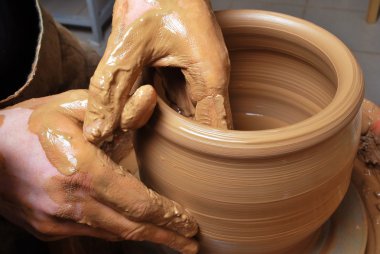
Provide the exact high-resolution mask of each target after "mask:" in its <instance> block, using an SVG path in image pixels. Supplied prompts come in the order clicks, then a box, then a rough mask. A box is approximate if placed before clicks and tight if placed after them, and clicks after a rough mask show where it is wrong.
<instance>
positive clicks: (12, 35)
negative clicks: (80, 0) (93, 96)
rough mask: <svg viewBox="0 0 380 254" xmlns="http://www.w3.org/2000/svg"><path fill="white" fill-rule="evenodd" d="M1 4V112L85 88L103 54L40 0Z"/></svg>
mask: <svg viewBox="0 0 380 254" xmlns="http://www.w3.org/2000/svg"><path fill="white" fill-rule="evenodd" d="M19 5H20V2H19V1H13V0H2V1H0V51H1V52H0V87H1V94H0V108H4V107H7V106H11V105H14V104H16V103H19V102H21V101H24V100H27V99H31V98H37V97H43V96H48V95H52V94H56V93H60V92H63V91H66V90H70V89H78V88H87V87H88V83H89V79H90V77H91V76H92V74H93V72H94V71H95V68H96V65H97V63H98V61H99V56H98V55H97V53H96V52H95V51H94V50H91V49H89V48H88V47H86V49H83V48H82V47H81V45H80V43H79V41H78V40H77V39H76V38H74V36H73V35H72V34H71V33H70V32H69V31H68V30H67V29H66V28H64V27H63V26H61V25H59V24H57V23H56V22H55V21H54V20H53V18H52V17H51V16H50V15H49V14H48V13H47V12H46V11H45V10H44V9H43V8H42V7H41V6H40V4H39V2H38V1H37V0H34V1H33V0H30V1H23V7H22V8H20V7H19Z"/></svg>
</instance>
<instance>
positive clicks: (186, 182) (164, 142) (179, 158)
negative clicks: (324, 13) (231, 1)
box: [135, 11, 363, 254]
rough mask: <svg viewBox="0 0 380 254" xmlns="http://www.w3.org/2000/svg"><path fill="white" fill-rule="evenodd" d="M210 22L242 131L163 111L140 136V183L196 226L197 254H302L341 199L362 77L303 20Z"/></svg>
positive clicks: (247, 17) (225, 17) (339, 47)
mask: <svg viewBox="0 0 380 254" xmlns="http://www.w3.org/2000/svg"><path fill="white" fill-rule="evenodd" d="M217 18H218V21H219V24H220V25H221V27H222V31H223V33H224V37H225V40H226V44H227V47H228V49H229V54H230V59H231V67H232V69H231V82H230V88H229V93H230V101H231V109H232V115H233V121H234V125H235V127H236V129H238V130H235V131H231V130H230V131H227V130H225V131H223V130H217V129H213V128H209V127H206V126H203V125H200V124H198V123H196V122H193V121H191V120H189V119H186V118H185V117H183V116H181V115H179V114H177V113H176V112H174V111H173V110H172V109H171V108H170V107H169V106H168V105H166V104H165V103H164V102H163V101H162V100H159V101H158V110H157V111H158V112H157V113H156V115H155V117H154V118H153V120H152V121H151V122H150V123H149V124H148V125H147V127H144V128H143V129H141V131H138V132H137V136H136V142H135V146H136V154H137V158H138V162H139V166H140V170H141V172H140V174H141V176H142V179H143V181H144V182H145V183H146V184H147V185H148V186H150V187H152V188H153V189H155V190H156V191H158V192H159V193H161V194H164V195H166V196H168V197H170V198H172V199H174V200H180V201H181V203H182V204H183V205H184V206H185V207H187V208H188V209H189V210H190V211H191V213H192V214H193V215H194V216H195V217H196V219H197V221H198V223H199V225H200V236H199V239H200V243H201V253H207V254H213V253H218V254H229V253H239V254H245V253H247V254H248V253H249V254H251V253H285V252H289V253H299V252H300V251H301V249H303V248H301V247H299V246H304V245H305V244H307V239H311V238H312V235H313V234H314V232H316V230H317V229H318V228H319V227H320V226H321V225H322V224H323V223H324V222H325V221H326V220H327V219H328V218H329V217H330V216H331V214H332V213H333V212H334V211H335V209H336V208H337V207H338V205H339V203H340V202H341V200H342V198H343V196H344V195H345V193H346V191H347V188H348V185H349V182H350V177H351V171H352V167H353V161H354V158H355V155H356V149H357V146H358V143H359V137H360V127H361V126H360V124H361V114H360V110H359V109H360V106H361V102H362V98H363V79H362V74H361V70H360V68H359V67H358V64H357V63H356V61H355V59H354V57H353V56H352V54H351V52H350V51H349V50H348V49H347V47H345V45H344V44H343V43H342V42H340V41H339V40H338V39H337V38H336V37H335V36H333V35H331V34H330V33H328V32H327V31H325V30H323V29H322V28H320V27H317V26H315V25H313V24H311V23H309V22H306V21H304V20H300V19H297V18H293V17H289V16H286V15H282V14H276V13H271V12H264V11H226V12H221V13H218V15H217ZM243 130H244V131H243Z"/></svg>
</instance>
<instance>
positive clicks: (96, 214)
mask: <svg viewBox="0 0 380 254" xmlns="http://www.w3.org/2000/svg"><path fill="white" fill-rule="evenodd" d="M151 91H153V89H151ZM137 94H138V92H137ZM145 94H151V96H155V94H154V93H152V92H145ZM153 99H154V98H153ZM86 106H87V91H85V90H76V91H69V92H66V93H63V94H60V95H56V96H51V97H45V98H40V99H34V100H30V101H26V102H23V103H21V104H18V105H16V106H14V107H12V108H7V109H5V110H2V111H0V115H1V118H2V125H1V126H0V137H1V142H0V153H1V155H2V156H0V158H4V161H3V163H0V213H1V214H2V215H3V216H5V217H6V218H8V219H9V220H11V221H13V222H14V223H16V224H18V225H20V226H23V227H24V228H25V229H27V230H29V231H30V232H32V233H33V234H35V235H36V236H38V237H40V238H43V239H45V238H46V239H47V240H49V239H56V238H62V237H67V236H74V235H86V236H93V237H100V238H103V239H108V240H122V239H130V240H138V241H141V240H147V241H152V242H156V243H161V244H165V245H168V246H169V247H171V248H174V249H176V250H178V251H181V252H182V253H195V252H196V250H197V244H196V243H195V242H194V241H193V240H191V239H188V238H187V237H191V236H193V235H194V234H195V233H196V232H197V225H196V223H195V221H194V219H193V218H192V217H191V215H189V214H188V213H187V212H186V211H185V210H184V209H183V208H182V207H181V206H180V205H178V204H177V203H175V202H173V201H171V200H168V199H166V198H164V197H162V196H160V195H158V194H157V193H155V192H154V191H152V190H150V189H148V188H146V187H145V186H144V185H143V184H142V183H141V182H140V181H138V180H137V179H136V178H135V177H133V176H132V175H131V174H129V173H128V172H127V171H126V170H124V169H123V168H121V167H120V166H119V165H117V164H116V163H115V162H113V161H112V160H110V158H109V157H108V156H107V155H106V154H105V153H103V151H102V150H100V149H99V148H98V147H96V146H94V145H92V144H91V143H89V142H87V141H86V140H85V138H84V137H83V133H82V122H83V118H84V113H85V109H86ZM138 107H141V108H145V106H144V105H142V106H138ZM137 110H138V108H137ZM150 111H152V109H151V110H150ZM146 112H147V110H145V113H146ZM140 119H141V118H140ZM132 122H133V121H132ZM130 124H131V125H132V126H130V127H131V128H133V125H134V123H131V122H130ZM0 162H1V160H0Z"/></svg>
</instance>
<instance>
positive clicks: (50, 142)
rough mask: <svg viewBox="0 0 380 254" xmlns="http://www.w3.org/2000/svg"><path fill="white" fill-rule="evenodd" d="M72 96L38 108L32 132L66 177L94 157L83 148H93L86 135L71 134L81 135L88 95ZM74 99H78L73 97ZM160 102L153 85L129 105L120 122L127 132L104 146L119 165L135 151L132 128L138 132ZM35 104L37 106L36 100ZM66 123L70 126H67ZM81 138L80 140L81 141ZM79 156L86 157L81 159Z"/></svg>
mask: <svg viewBox="0 0 380 254" xmlns="http://www.w3.org/2000/svg"><path fill="white" fill-rule="evenodd" d="M72 94H73V95H72V96H59V97H57V98H55V101H54V103H50V104H52V105H51V107H38V109H36V110H34V112H33V114H32V115H31V117H30V121H29V129H30V130H31V131H32V132H33V133H35V134H37V135H38V138H39V140H40V143H41V145H42V147H43V149H44V151H45V153H46V156H47V158H48V159H49V161H50V162H51V163H52V165H54V166H55V167H56V168H57V169H58V170H59V171H60V172H61V173H62V174H64V175H71V174H73V173H75V172H77V171H78V170H80V168H81V167H87V166H88V165H86V164H84V165H81V161H83V162H84V161H89V159H88V158H89V157H88V156H93V155H92V154H88V155H86V154H83V152H81V151H82V150H83V151H84V150H85V148H84V147H83V148H82V147H81V146H82V144H85V145H89V144H87V143H86V142H83V139H82V138H83V137H82V135H74V136H73V135H71V134H69V133H77V132H78V127H81V122H80V121H79V120H78V119H83V118H84V111H83V109H84V108H86V107H87V93H86V92H84V91H83V92H77V93H72ZM73 96H77V97H78V98H73ZM156 99H157V97H156V93H155V91H154V89H153V88H152V87H151V86H142V87H140V88H139V89H138V90H137V91H136V92H135V94H134V95H133V96H132V97H131V99H130V100H129V101H128V103H127V104H126V106H125V109H124V111H123V113H122V115H123V118H122V120H121V123H120V128H122V129H124V130H125V131H124V132H123V131H121V130H119V131H116V132H115V140H113V137H110V139H109V140H106V142H103V143H102V144H100V145H101V146H102V148H103V150H104V151H105V152H106V153H107V154H109V155H111V158H113V159H114V161H115V162H119V161H120V160H121V159H122V158H124V157H126V156H127V154H128V153H129V152H130V151H131V149H132V140H131V135H132V134H131V133H129V132H128V129H129V130H134V129H137V128H139V127H141V126H142V125H143V124H145V122H146V121H147V120H148V119H149V117H150V115H151V114H152V112H153V109H154V107H155V105H156ZM31 105H32V106H35V105H33V101H32V102H31ZM65 116H66V117H65ZM67 116H70V117H72V118H74V119H76V120H75V121H74V124H73V123H72V119H71V118H69V119H67ZM65 121H66V124H67V125H65V124H64V123H63V122H65ZM70 126H71V128H72V130H71V129H70ZM78 138H79V140H77V139H78ZM107 141H108V142H107ZM112 141H114V142H112ZM74 147H75V148H74ZM79 156H84V157H83V158H81V159H78V157H79Z"/></svg>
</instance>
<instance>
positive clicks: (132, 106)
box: [120, 85, 157, 131]
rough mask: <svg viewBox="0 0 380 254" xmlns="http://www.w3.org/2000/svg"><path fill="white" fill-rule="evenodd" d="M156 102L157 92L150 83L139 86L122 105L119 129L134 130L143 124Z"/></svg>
mask: <svg viewBox="0 0 380 254" xmlns="http://www.w3.org/2000/svg"><path fill="white" fill-rule="evenodd" d="M156 103H157V94H156V91H155V90H154V88H153V87H152V86H151V85H144V86H141V87H139V88H138V89H137V90H136V92H135V93H134V94H133V95H132V96H131V97H130V98H129V99H128V101H127V103H126V104H125V106H124V109H123V112H122V114H121V121H120V127H121V129H122V130H124V131H127V130H135V129H138V128H140V127H142V126H143V125H145V124H146V122H147V121H148V120H149V118H150V117H151V115H152V113H153V110H154V108H155V106H156Z"/></svg>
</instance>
